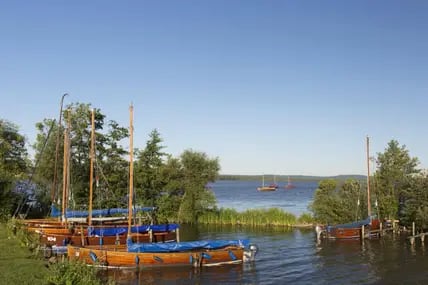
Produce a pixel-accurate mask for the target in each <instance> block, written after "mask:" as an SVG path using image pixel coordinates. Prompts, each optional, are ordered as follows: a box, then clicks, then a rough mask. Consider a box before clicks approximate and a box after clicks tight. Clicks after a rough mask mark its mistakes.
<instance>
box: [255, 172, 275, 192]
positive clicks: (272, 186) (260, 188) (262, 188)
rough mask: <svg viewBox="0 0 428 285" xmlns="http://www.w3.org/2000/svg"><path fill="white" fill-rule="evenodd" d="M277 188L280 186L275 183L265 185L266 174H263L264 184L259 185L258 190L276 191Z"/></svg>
mask: <svg viewBox="0 0 428 285" xmlns="http://www.w3.org/2000/svg"><path fill="white" fill-rule="evenodd" d="M276 188H278V186H277V185H276V184H275V185H273V184H271V185H269V186H265V176H264V175H263V176H262V186H261V187H257V191H276Z"/></svg>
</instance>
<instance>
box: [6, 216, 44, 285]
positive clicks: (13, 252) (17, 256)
mask: <svg viewBox="0 0 428 285" xmlns="http://www.w3.org/2000/svg"><path fill="white" fill-rule="evenodd" d="M0 252H1V254H0V280H1V283H2V284H31V285H37V284H47V282H46V279H45V277H46V275H47V274H48V269H47V268H46V266H45V264H46V263H45V262H44V261H43V260H40V259H36V258H34V255H33V253H32V252H31V251H30V250H29V248H28V245H27V244H25V242H23V241H22V240H21V239H19V238H18V237H17V236H15V235H14V234H13V233H12V231H10V229H8V227H7V226H6V224H5V223H0Z"/></svg>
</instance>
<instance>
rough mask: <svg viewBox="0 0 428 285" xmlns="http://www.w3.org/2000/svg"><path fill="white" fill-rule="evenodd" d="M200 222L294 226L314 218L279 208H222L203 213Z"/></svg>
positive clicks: (311, 220) (307, 223)
mask: <svg viewBox="0 0 428 285" xmlns="http://www.w3.org/2000/svg"><path fill="white" fill-rule="evenodd" d="M198 222H199V223H203V224H223V225H250V226H286V227H293V226H308V225H311V224H312V222H313V219H312V216H311V215H310V214H307V213H304V214H302V215H301V216H300V217H296V216H295V215H293V214H291V213H288V212H285V211H283V210H281V209H278V208H271V209H250V210H246V211H244V212H238V211H236V210H235V209H227V208H226V209H225V208H221V209H220V210H216V211H211V212H208V213H206V214H203V215H202V216H200V217H199V219H198Z"/></svg>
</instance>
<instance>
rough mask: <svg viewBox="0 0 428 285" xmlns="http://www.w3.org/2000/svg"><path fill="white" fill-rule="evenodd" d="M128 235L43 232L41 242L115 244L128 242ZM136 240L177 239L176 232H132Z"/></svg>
mask: <svg viewBox="0 0 428 285" xmlns="http://www.w3.org/2000/svg"><path fill="white" fill-rule="evenodd" d="M126 239H127V235H126V234H122V235H118V236H103V237H99V236H88V235H81V234H55V233H54V234H41V235H40V244H42V245H45V246H53V245H57V246H62V245H68V244H70V245H74V246H87V245H98V246H99V245H115V244H122V245H124V244H126ZM132 240H133V241H134V242H170V241H177V233H176V232H156V233H153V235H152V237H150V234H149V233H142V234H132Z"/></svg>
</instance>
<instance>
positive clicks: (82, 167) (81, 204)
mask: <svg viewBox="0 0 428 285" xmlns="http://www.w3.org/2000/svg"><path fill="white" fill-rule="evenodd" d="M94 112H95V116H94V117H95V121H94V125H95V149H96V150H95V151H96V152H95V177H96V178H98V179H96V180H95V179H94V183H96V182H95V181H98V182H99V183H96V184H95V187H94V193H93V204H94V205H99V207H103V208H105V207H109V206H117V205H118V201H119V199H120V197H122V196H123V195H125V193H126V192H127V185H128V173H129V170H128V162H127V160H126V159H125V158H124V157H123V156H124V155H125V154H126V153H127V152H126V151H125V150H124V149H123V147H122V146H121V145H120V143H119V142H120V140H122V139H124V138H126V137H128V136H129V134H128V130H127V129H126V128H123V127H120V126H119V125H118V124H117V123H116V122H115V121H113V120H111V121H109V122H108V125H107V130H104V128H105V123H104V121H105V118H106V116H105V115H104V114H102V113H101V111H100V110H99V109H95V110H94ZM63 118H64V121H63V125H61V126H58V125H57V124H56V123H55V122H54V121H52V120H48V119H45V120H43V121H42V122H40V123H38V124H37V125H36V127H37V130H38V134H37V138H36V142H35V144H34V149H35V156H36V159H38V160H39V164H38V166H37V171H36V177H35V181H36V182H37V184H38V186H39V187H40V188H42V189H44V192H45V193H46V196H49V197H50V196H51V195H48V194H47V193H51V191H52V190H51V189H52V183H53V174H54V171H56V172H57V174H58V176H57V177H58V179H57V187H56V189H55V193H57V194H56V195H54V201H55V202H56V201H57V198H58V197H59V198H60V199H61V198H62V195H61V194H60V193H61V191H62V180H63V178H62V168H63V151H64V147H63V145H64V144H63V133H64V130H65V126H64V125H66V126H69V129H70V140H71V150H70V177H71V179H70V180H71V182H70V190H71V193H72V194H71V195H72V198H73V199H72V202H73V203H72V204H71V205H69V207H70V208H86V207H87V205H88V198H89V168H90V155H89V151H90V143H91V128H92V126H91V124H92V122H91V106H90V104H83V103H72V104H69V105H68V106H67V107H66V108H65V110H64V111H63ZM51 127H52V132H51V134H50V136H48V134H49V129H50V128H51ZM58 132H60V135H59V136H58ZM57 137H59V148H58V150H59V155H58V163H57V169H56V170H55V155H56V154H55V151H56V142H57ZM48 138H49V139H48ZM45 142H46V146H45V147H44V144H45ZM49 199H51V197H50V198H49Z"/></svg>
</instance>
